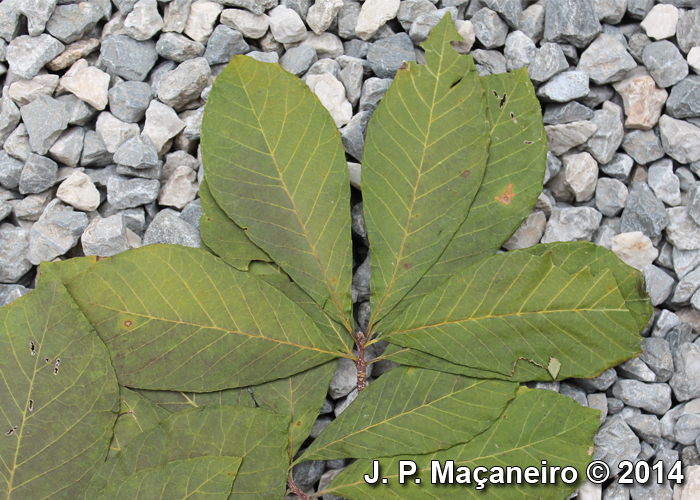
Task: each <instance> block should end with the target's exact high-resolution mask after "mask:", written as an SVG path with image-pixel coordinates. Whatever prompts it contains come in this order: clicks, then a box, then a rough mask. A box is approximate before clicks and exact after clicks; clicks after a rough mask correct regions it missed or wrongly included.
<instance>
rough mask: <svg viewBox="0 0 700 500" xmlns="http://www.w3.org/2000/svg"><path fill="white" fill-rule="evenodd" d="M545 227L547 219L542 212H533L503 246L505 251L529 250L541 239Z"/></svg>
mask: <svg viewBox="0 0 700 500" xmlns="http://www.w3.org/2000/svg"><path fill="white" fill-rule="evenodd" d="M546 226H547V217H545V215H544V212H539V211H538V212H533V213H531V214H530V215H528V217H527V219H525V220H524V221H523V223H522V224H520V227H519V228H518V229H516V231H515V233H513V236H511V237H510V239H509V240H508V241H506V242H505V243H504V244H503V248H505V249H506V250H517V249H521V248H529V247H531V246H533V245H536V244H537V243H539V242H540V239H542V235H543V234H544V229H545V227H546Z"/></svg>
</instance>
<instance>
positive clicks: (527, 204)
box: [363, 68, 547, 327]
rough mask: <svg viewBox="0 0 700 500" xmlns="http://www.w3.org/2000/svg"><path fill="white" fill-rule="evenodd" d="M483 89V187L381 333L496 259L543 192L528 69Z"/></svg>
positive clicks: (542, 153)
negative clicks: (487, 135) (487, 130)
mask: <svg viewBox="0 0 700 500" xmlns="http://www.w3.org/2000/svg"><path fill="white" fill-rule="evenodd" d="M481 84H482V86H483V88H484V91H485V97H486V105H487V109H488V117H489V121H490V123H491V142H490V145H489V153H488V164H487V166H486V173H485V174H484V178H483V181H482V184H481V187H480V188H479V192H478V193H477V194H476V198H475V199H474V202H473V203H472V205H471V207H470V209H469V215H467V218H466V219H465V220H464V222H463V223H462V225H461V226H460V228H459V229H458V230H457V232H456V233H455V235H454V237H453V238H452V240H451V241H450V243H449V244H448V245H447V248H445V251H444V252H443V253H442V255H440V258H439V259H438V261H437V262H436V263H435V264H434V265H433V266H432V267H431V268H430V269H429V270H428V271H427V272H426V273H425V275H424V276H423V277H422V278H421V280H420V282H419V283H418V284H417V285H416V286H415V287H414V288H413V289H412V290H411V291H410V292H409V293H408V294H407V295H406V297H405V298H404V300H403V301H402V303H401V304H399V307H397V308H396V310H395V311H393V312H392V314H391V315H390V316H388V317H387V318H385V320H384V321H383V325H382V326H384V327H386V326H387V325H389V323H390V322H391V321H392V320H393V319H395V318H396V316H398V314H399V313H400V312H401V311H402V310H403V309H405V307H406V306H408V305H409V304H410V303H411V302H413V301H415V300H418V299H419V298H421V297H423V296H424V295H425V294H427V293H429V292H431V291H433V290H434V289H435V288H437V287H438V286H440V285H441V284H442V283H444V282H445V281H446V280H448V279H449V278H451V277H452V276H454V275H455V274H458V273H460V272H462V271H463V270H465V269H467V268H468V267H469V266H471V265H472V264H474V263H476V262H477V261H479V260H481V259H482V258H484V257H487V256H489V255H493V254H495V253H496V251H497V250H498V249H499V248H500V247H501V245H503V243H505V242H506V241H508V239H509V238H510V237H511V235H512V234H513V233H514V232H515V230H516V229H518V227H519V226H520V223H521V222H522V221H523V220H524V219H525V218H526V217H527V216H528V215H529V214H530V210H531V208H532V207H533V206H534V204H535V202H536V201H537V197H538V196H539V194H540V193H541V192H542V179H543V176H544V170H545V164H546V159H547V136H546V134H545V132H544V126H543V125H542V111H541V109H540V103H539V100H538V99H537V97H536V96H535V89H534V88H533V86H532V83H531V82H530V79H529V78H528V76H527V69H526V68H524V69H520V70H517V71H513V72H511V73H501V74H498V75H489V76H486V77H483V78H482V79H481ZM504 96H505V97H504ZM501 103H503V106H501ZM511 113H513V115H512V116H513V117H512V118H511ZM363 175H364V171H363ZM509 186H510V187H509Z"/></svg>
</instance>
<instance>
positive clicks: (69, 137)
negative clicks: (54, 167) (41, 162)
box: [49, 127, 85, 167]
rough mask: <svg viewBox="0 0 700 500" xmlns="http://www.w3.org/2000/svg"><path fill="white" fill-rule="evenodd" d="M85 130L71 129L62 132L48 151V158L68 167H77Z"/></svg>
mask: <svg viewBox="0 0 700 500" xmlns="http://www.w3.org/2000/svg"><path fill="white" fill-rule="evenodd" d="M84 140H85V129H84V128H82V127H71V128H69V129H67V130H66V131H64V132H63V133H62V134H61V135H60V136H59V138H58V139H57V140H56V142H54V144H53V146H51V149H49V156H50V157H51V158H53V159H54V160H56V161H57V162H59V163H62V164H64V165H67V166H69V167H77V166H78V163H79V162H80V154H81V153H82V152H83V142H84Z"/></svg>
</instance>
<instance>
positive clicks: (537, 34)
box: [518, 2, 544, 42]
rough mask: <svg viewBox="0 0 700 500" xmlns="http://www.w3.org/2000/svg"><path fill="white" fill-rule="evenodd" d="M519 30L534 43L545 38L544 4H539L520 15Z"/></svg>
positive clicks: (533, 5) (531, 6)
mask: <svg viewBox="0 0 700 500" xmlns="http://www.w3.org/2000/svg"><path fill="white" fill-rule="evenodd" d="M518 28H519V29H520V31H522V32H523V33H525V34H526V35H527V36H528V37H530V39H531V40H532V41H533V42H538V41H540V40H541V39H542V36H544V3H539V2H538V3H535V4H532V5H530V6H529V7H528V8H527V9H525V10H524V11H523V13H522V14H521V15H520V23H519V24H518Z"/></svg>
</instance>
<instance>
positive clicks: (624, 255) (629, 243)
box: [611, 231, 659, 271]
mask: <svg viewBox="0 0 700 500" xmlns="http://www.w3.org/2000/svg"><path fill="white" fill-rule="evenodd" d="M611 250H612V251H613V252H614V253H615V255H617V256H618V257H620V259H621V260H622V261H623V262H624V263H625V264H627V265H629V266H632V267H634V268H635V269H637V270H639V271H641V270H642V269H644V268H645V267H646V266H648V265H649V264H651V263H652V262H654V260H655V259H656V258H657V257H658V256H659V251H658V250H657V249H656V248H654V245H653V244H652V242H651V240H650V239H649V238H648V237H647V236H645V235H644V233H642V232H641V231H633V232H631V233H621V234H618V235H616V236H613V238H612V247H611Z"/></svg>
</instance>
